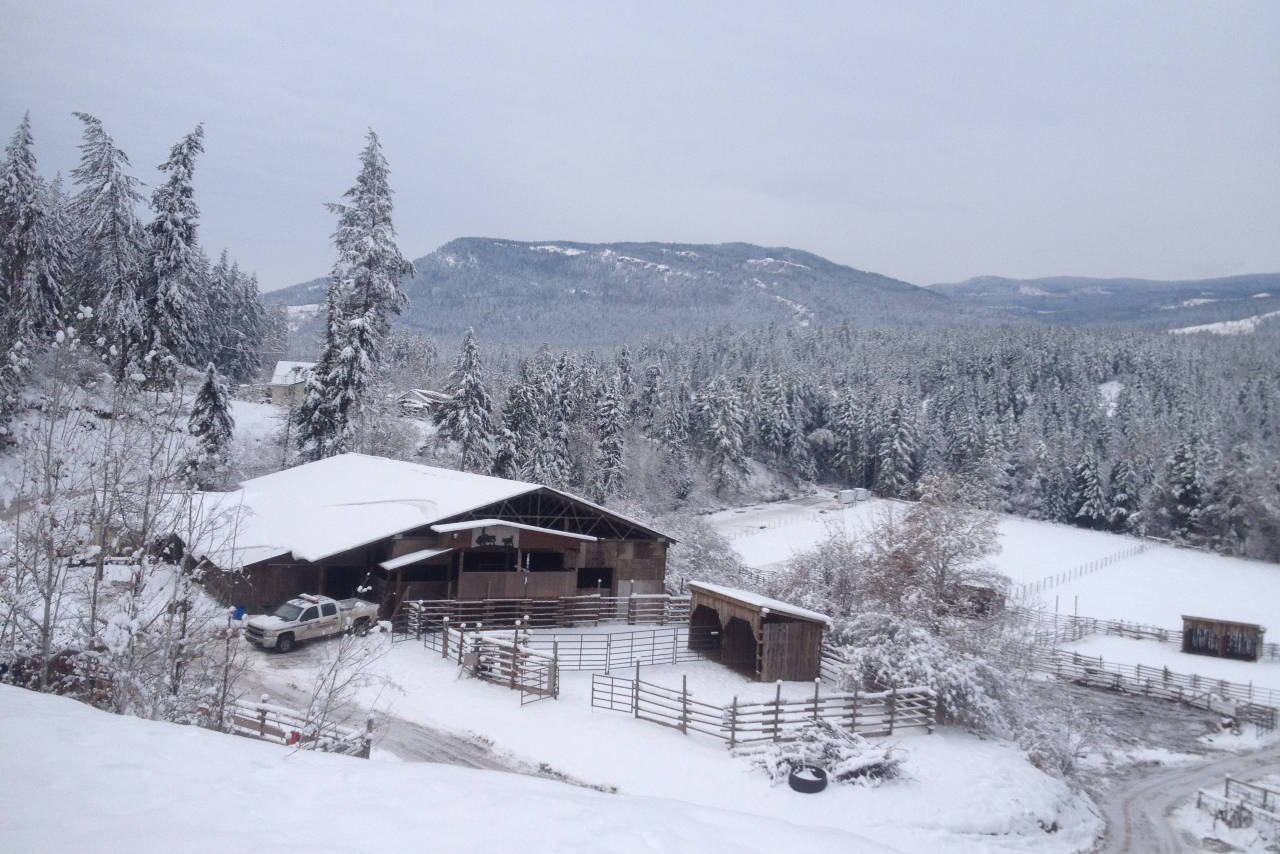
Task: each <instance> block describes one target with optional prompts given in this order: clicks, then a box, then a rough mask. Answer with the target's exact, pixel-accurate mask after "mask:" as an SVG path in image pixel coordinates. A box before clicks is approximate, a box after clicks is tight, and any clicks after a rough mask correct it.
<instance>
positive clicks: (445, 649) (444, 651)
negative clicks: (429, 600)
mask: <svg viewBox="0 0 1280 854" xmlns="http://www.w3.org/2000/svg"><path fill="white" fill-rule="evenodd" d="M418 626H419V629H418V637H422V629H421V626H422V620H418ZM440 636H441V637H442V638H444V641H443V642H442V643H441V645H440V657H441V658H448V657H449V615H448V614H445V616H444V631H443V632H442V633H441V635H440Z"/></svg>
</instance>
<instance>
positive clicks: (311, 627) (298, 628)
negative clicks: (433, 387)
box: [244, 593, 378, 652]
mask: <svg viewBox="0 0 1280 854" xmlns="http://www.w3.org/2000/svg"><path fill="white" fill-rule="evenodd" d="M377 619H378V606H377V605H374V604H373V603H371V602H365V601H363V600H361V599H341V600H339V599H330V598H329V597H328V596H316V595H313V594H310V593H303V594H302V595H300V596H295V597H294V598H292V599H290V600H289V601H288V602H285V603H284V604H283V605H281V606H280V607H279V608H276V609H275V611H274V612H272V613H270V614H259V615H258V616H256V617H250V618H249V620H248V622H247V623H246V624H245V630H244V636H245V637H246V638H247V639H248V640H249V642H250V643H252V644H255V645H257V646H260V647H262V648H263V649H275V650H277V651H279V652H288V651H289V650H291V649H293V648H294V647H295V646H297V645H298V643H299V642H301V641H304V640H312V639H314V638H323V637H328V636H329V635H336V634H340V633H342V632H348V631H350V632H355V633H356V634H360V635H364V634H367V633H368V632H369V629H370V628H372V627H373V624H374V622H375V621H376V620H377Z"/></svg>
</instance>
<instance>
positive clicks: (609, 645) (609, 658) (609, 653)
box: [596, 620, 613, 674]
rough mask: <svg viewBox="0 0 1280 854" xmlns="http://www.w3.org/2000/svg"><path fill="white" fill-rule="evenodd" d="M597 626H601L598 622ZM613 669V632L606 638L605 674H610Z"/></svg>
mask: <svg viewBox="0 0 1280 854" xmlns="http://www.w3.org/2000/svg"><path fill="white" fill-rule="evenodd" d="M596 625H600V623H599V621H598V620H597V621H596ZM611 669H613V633H612V632H610V633H609V634H607V635H605V636H604V672H605V673H606V674H608V672H609V671H610V670H611Z"/></svg>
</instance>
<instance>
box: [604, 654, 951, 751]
mask: <svg viewBox="0 0 1280 854" xmlns="http://www.w3.org/2000/svg"><path fill="white" fill-rule="evenodd" d="M591 706H592V708H596V709H606V710H610V711H616V712H626V713H630V714H631V715H632V716H633V717H635V718H638V719H640V720H646V721H650V722H652V723H657V724H661V725H663V726H668V727H672V728H673V729H678V730H680V731H681V732H683V733H686V734H687V733H689V732H696V733H701V734H703V735H709V736H712V737H714V738H718V739H720V740H722V741H724V742H726V743H727V744H728V745H729V746H730V747H736V746H738V745H740V744H750V743H753V742H763V741H788V740H790V739H792V738H795V737H796V736H797V734H798V733H799V731H800V730H801V729H802V728H803V727H804V726H805V725H807V724H810V723H813V722H815V721H819V720H824V721H828V722H830V723H832V724H835V725H836V726H839V727H841V728H843V729H847V730H849V731H850V732H855V733H858V734H860V735H868V736H883V735H892V734H893V733H894V732H895V731H900V730H903V729H913V728H923V729H925V730H926V731H929V732H932V731H933V727H934V725H935V723H936V720H937V703H936V700H935V698H934V695H933V692H932V691H930V690H929V689H928V688H921V687H915V688H893V689H890V690H888V691H877V692H874V693H866V694H861V693H856V692H855V693H852V694H844V693H842V694H828V695H826V696H823V695H822V694H821V692H820V689H819V687H818V684H817V683H815V685H814V693H813V696H811V697H806V698H804V699H801V700H793V699H784V698H783V696H782V686H778V689H777V694H776V695H775V697H774V699H773V700H772V701H764V702H759V701H757V702H751V703H740V702H738V700H737V698H736V697H735V698H734V700H733V702H732V703H730V704H729V705H727V706H719V705H715V704H712V703H705V702H702V701H700V700H695V699H694V698H693V697H692V695H691V694H690V693H689V689H688V682H687V680H685V679H682V681H681V685H680V687H679V688H671V687H667V686H665V685H657V684H654V683H652V682H648V681H645V680H643V679H641V678H640V672H639V668H637V669H636V672H635V674H634V676H633V677H623V676H612V675H608V674H599V673H597V674H592V677H591Z"/></svg>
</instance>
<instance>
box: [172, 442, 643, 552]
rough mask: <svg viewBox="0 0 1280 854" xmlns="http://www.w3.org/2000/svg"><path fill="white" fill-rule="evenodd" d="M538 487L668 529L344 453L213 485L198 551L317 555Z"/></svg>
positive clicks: (506, 485) (495, 483) (472, 477)
mask: <svg viewBox="0 0 1280 854" xmlns="http://www.w3.org/2000/svg"><path fill="white" fill-rule="evenodd" d="M539 490H546V491H548V492H552V493H556V494H558V495H561V496H563V497H565V498H568V499H570V500H571V501H573V502H575V503H576V504H579V505H582V506H585V507H588V508H591V509H592V510H594V511H596V512H598V513H600V514H602V515H604V516H607V517H610V518H612V519H616V520H619V521H621V522H623V523H626V524H627V525H630V526H632V527H635V528H639V529H641V530H643V531H645V532H648V533H650V534H652V535H654V536H658V537H661V536H663V535H662V534H660V533H659V532H657V531H654V530H653V529H651V528H649V527H648V526H645V525H643V524H642V523H640V522H637V521H635V520H633V519H629V518H627V517H625V516H622V515H620V514H618V513H614V512H613V511H611V510H606V509H605V508H603V507H600V506H598V505H596V504H592V503H591V502H589V501H587V500H585V499H582V498H579V497H577V496H574V495H569V494H568V493H564V492H560V491H559V490H554V489H550V488H549V487H544V486H541V485H539V484H536V483H524V482H522V481H517V480H506V479H504V478H499V477H489V476H486V475H480V474H471V473H469V472H461V471H454V470H453V469H444V468H437V467H435V466H425V465H420V464H417V463H408V462H403V461H401V460H391V459H387V458H385V457H373V456H367V455H365V454H340V455H338V456H335V457H329V458H327V459H323V460H319V461H317V462H313V463H306V464H304V465H300V466H295V467H294V468H291V469H285V470H284V471H279V472H275V473H274V474H268V475H264V476H262V477H256V478H253V479H252V480H247V481H245V482H244V483H243V484H242V485H241V488H240V489H238V490H236V491H234V492H228V493H210V494H208V495H206V496H205V499H206V500H205V501H204V517H205V519H206V520H208V523H207V524H206V525H205V526H204V527H205V528H207V529H208V533H206V534H204V535H202V536H200V537H199V538H198V539H199V541H200V546H201V548H199V549H198V551H199V552H200V555H201V556H202V557H207V558H209V559H210V560H212V561H213V562H214V563H215V564H217V565H218V566H219V567H222V568H223V569H228V568H232V567H237V566H247V565H249V564H253V563H258V562H260V561H264V560H269V559H271V558H273V557H279V556H281V555H286V554H292V555H293V557H294V559H297V560H306V561H317V560H322V559H324V558H326V557H330V556H332V555H336V554H340V553H341V552H345V551H350V550H351V549H355V548H359V547H360V546H364V545H367V544H369V543H373V542H376V541H378V540H381V539H384V538H387V537H391V536H394V535H396V534H399V533H403V532H405V531H411V530H414V529H417V528H423V527H427V526H430V525H433V524H435V523H438V522H445V521H447V520H450V519H453V518H455V517H457V516H460V515H462V514H465V513H467V512H469V511H472V510H478V509H480V508H485V507H489V506H490V505H494V504H498V503H500V502H502V501H504V500H506V499H511V498H515V497H517V496H521V495H526V494H529V493H534V492H538V491H539ZM494 524H507V523H504V522H501V521H494Z"/></svg>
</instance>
